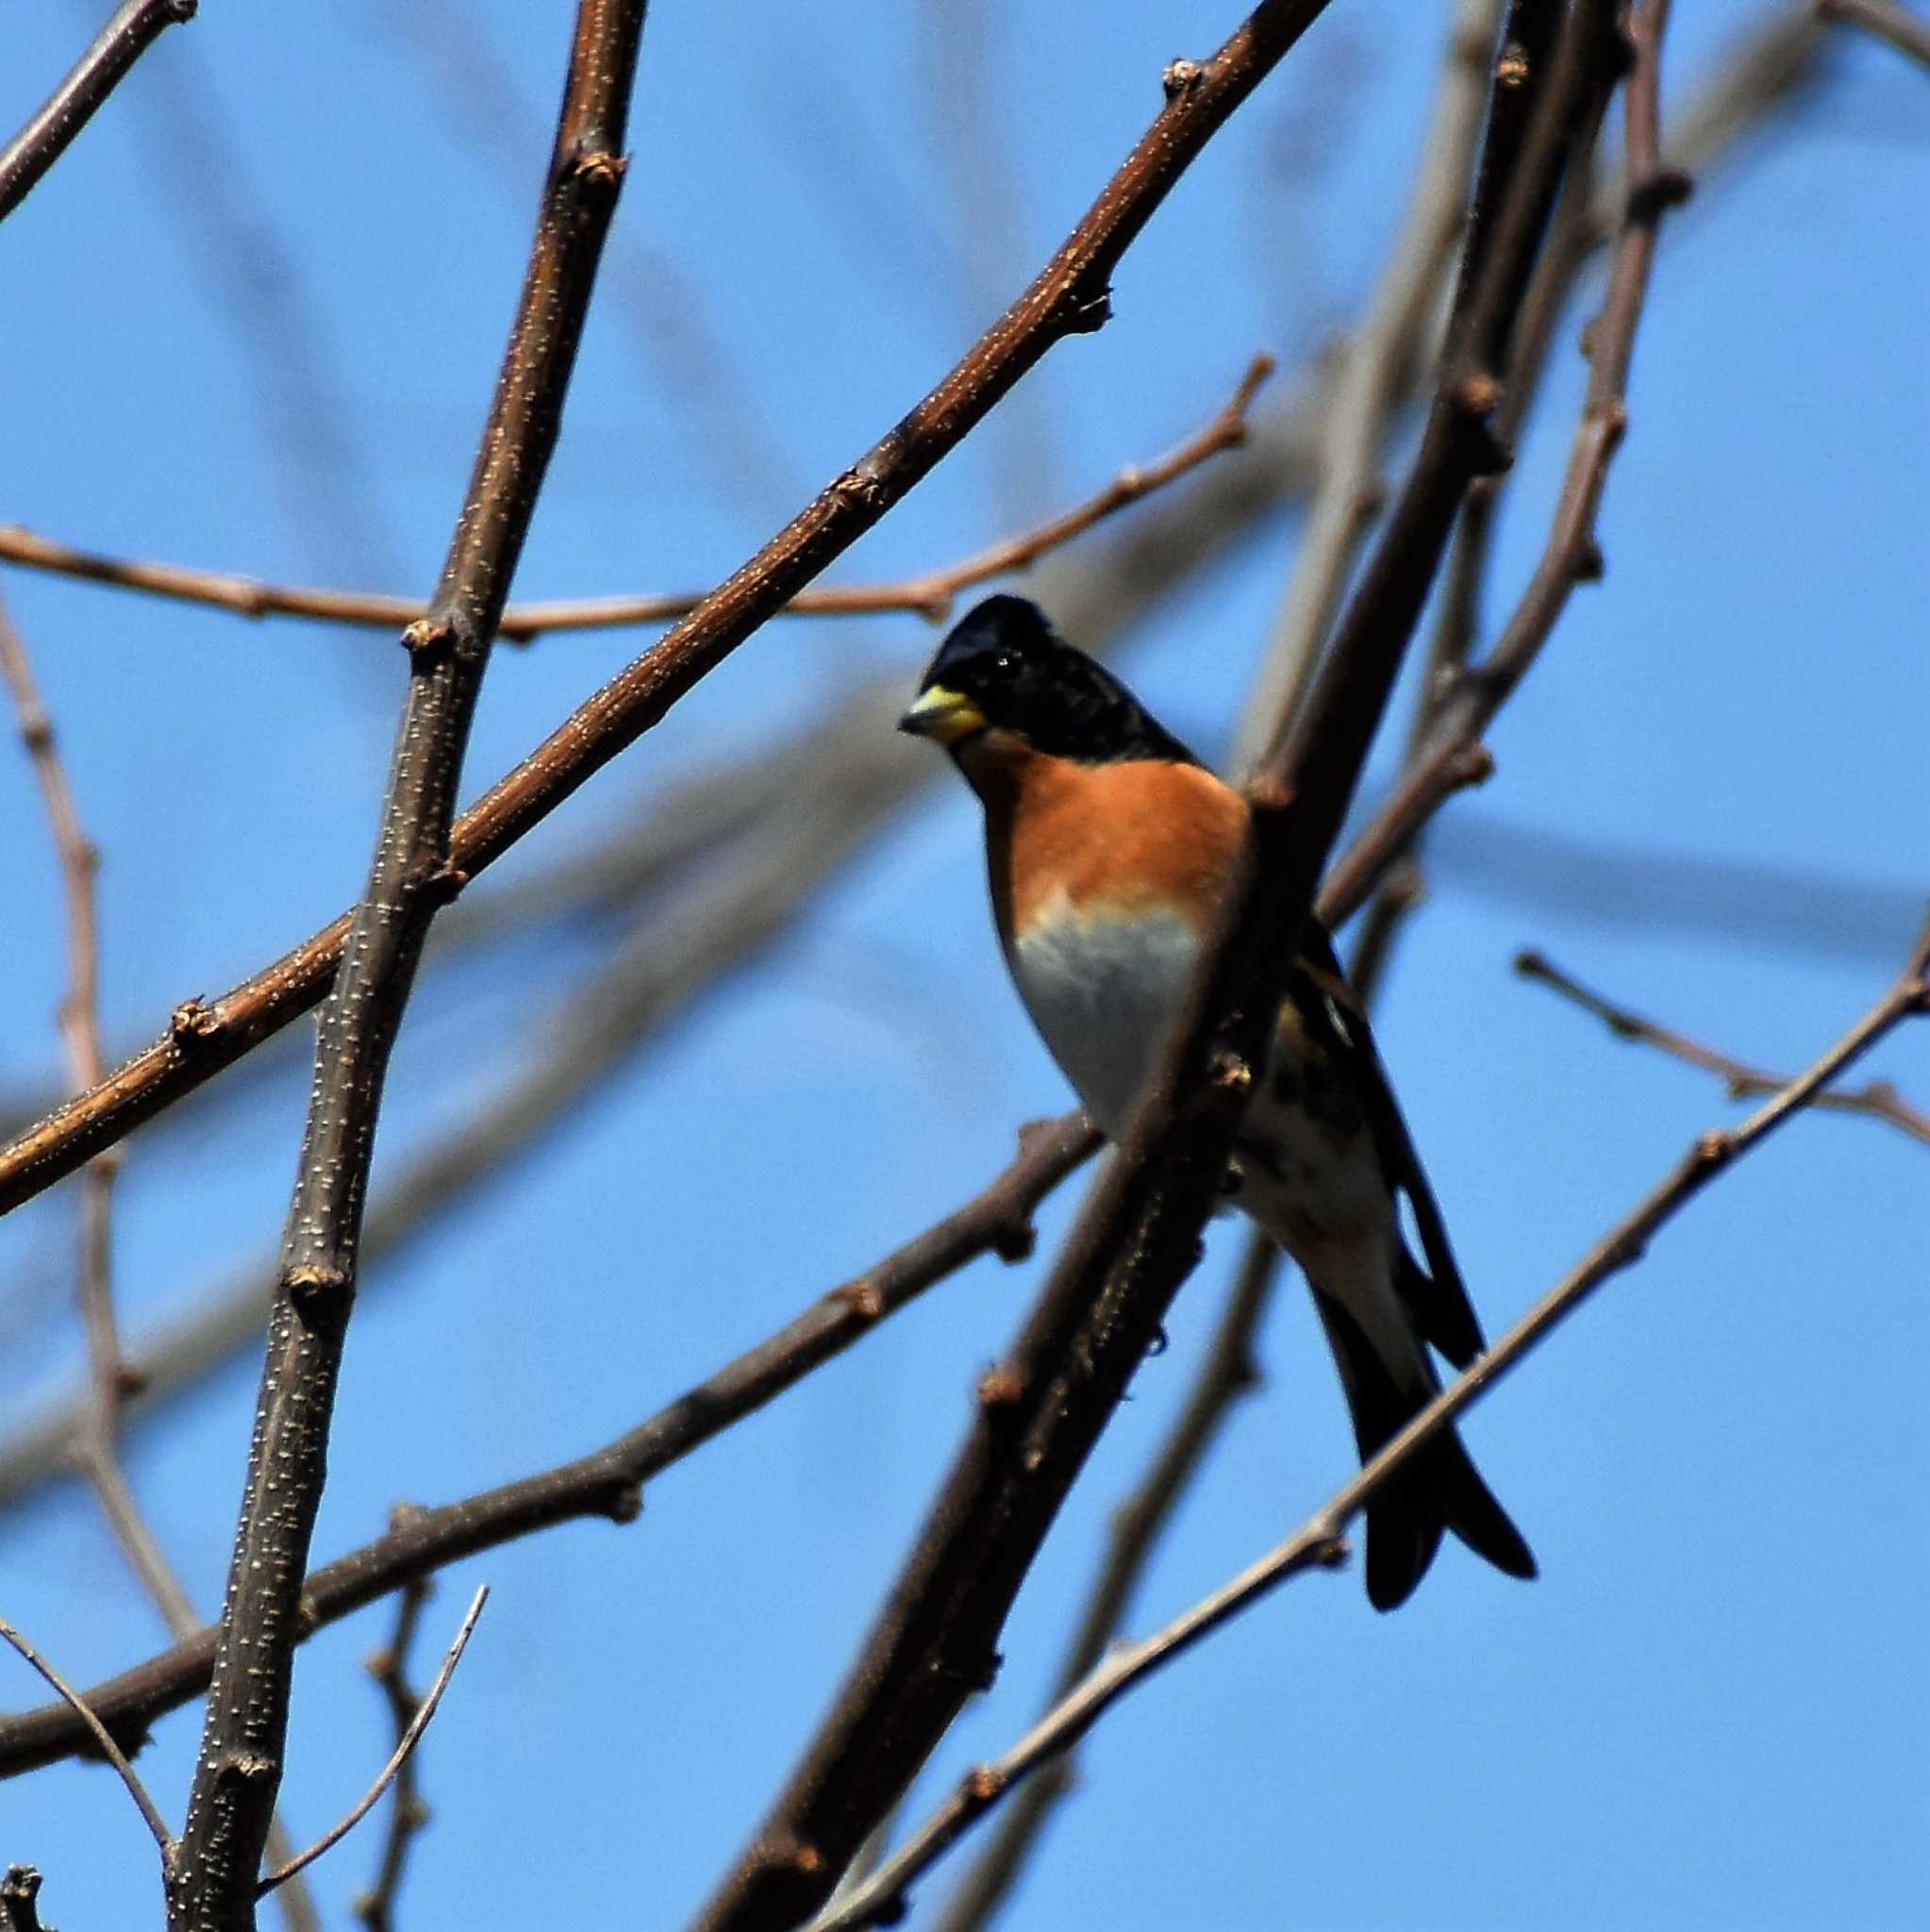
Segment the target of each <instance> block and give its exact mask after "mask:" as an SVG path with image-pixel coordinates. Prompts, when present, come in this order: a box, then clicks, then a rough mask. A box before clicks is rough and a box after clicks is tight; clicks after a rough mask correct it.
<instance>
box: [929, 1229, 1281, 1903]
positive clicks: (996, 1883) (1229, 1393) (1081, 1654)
mask: <svg viewBox="0 0 1930 1932" xmlns="http://www.w3.org/2000/svg"><path fill="white" fill-rule="evenodd" d="M1279 1263H1280V1251H1279V1249H1278V1248H1276V1247H1275V1246H1274V1245H1273V1242H1272V1241H1270V1240H1269V1239H1268V1237H1267V1236H1266V1235H1265V1234H1263V1233H1261V1232H1260V1231H1259V1230H1258V1229H1257V1228H1256V1229H1255V1230H1254V1232H1253V1234H1252V1235H1251V1236H1250V1237H1249V1238H1248V1240H1247V1246H1246V1256H1245V1258H1244V1259H1243V1260H1242V1261H1241V1263H1240V1273H1239V1274H1238V1275H1237V1276H1236V1278H1235V1280H1234V1284H1233V1292H1232V1293H1231V1295H1230V1296H1228V1298H1227V1303H1226V1311H1225V1313H1224V1314H1223V1316H1222V1317H1221V1319H1220V1325H1219V1327H1218V1328H1217V1329H1216V1330H1215V1331H1214V1334H1213V1339H1212V1341H1211V1342H1210V1344H1209V1345H1208V1347H1207V1350H1206V1359H1205V1360H1204V1361H1202V1362H1201V1364H1200V1368H1199V1373H1198V1374H1197V1375H1196V1376H1195V1377H1194V1379H1193V1386H1192V1388H1191V1390H1190V1391H1189V1392H1188V1395H1187V1398H1186V1401H1185V1403H1184V1404H1183V1405H1182V1407H1181V1408H1180V1412H1179V1414H1178V1415H1177V1416H1176V1417H1175V1418H1174V1420H1173V1427H1172V1429H1171V1430H1170V1432H1169V1433H1168V1435H1167V1438H1166V1440H1165V1441H1164V1442H1162V1443H1161V1444H1160V1446H1159V1451H1158V1453H1157V1455H1156V1456H1155V1457H1154V1458H1153V1463H1152V1466H1151V1468H1149V1469H1148V1470H1147V1472H1146V1474H1145V1476H1144V1478H1143V1479H1142V1480H1141V1482H1140V1485H1139V1487H1138V1488H1137V1489H1136V1490H1134V1491H1133V1492H1132V1494H1131V1495H1130V1496H1128V1497H1127V1498H1126V1500H1125V1501H1124V1502H1123V1504H1122V1505H1121V1506H1120V1507H1119V1508H1118V1509H1116V1510H1115V1511H1114V1512H1113V1517H1112V1525H1111V1534H1110V1535H1109V1536H1108V1537H1107V1539H1106V1555H1105V1557H1104V1558H1103V1560H1102V1561H1101V1563H1100V1567H1099V1574H1098V1575H1097V1576H1096V1577H1094V1579H1093V1582H1092V1586H1091V1589H1090V1591H1089V1592H1088V1595H1087V1598H1086V1607H1085V1608H1084V1610H1083V1611H1081V1613H1080V1616H1079V1622H1078V1626H1077V1628H1076V1629H1075V1630H1074V1631H1073V1639H1072V1641H1071V1643H1070V1644H1069V1645H1068V1646H1067V1649H1066V1657H1065V1661H1064V1663H1063V1664H1061V1666H1060V1667H1059V1676H1058V1687H1057V1691H1055V1692H1054V1702H1057V1700H1058V1699H1059V1698H1061V1697H1064V1696H1066V1695H1067V1694H1068V1693H1069V1692H1070V1691H1072V1690H1073V1687H1074V1686H1075V1685H1077V1684H1078V1683H1079V1681H1080V1680H1081V1679H1082V1678H1083V1677H1084V1676H1085V1675H1086V1674H1087V1673H1088V1672H1089V1671H1090V1670H1091V1669H1092V1668H1093V1667H1094V1665H1096V1664H1097V1663H1098V1662H1099V1660H1100V1658H1101V1657H1104V1656H1105V1655H1106V1645H1107V1644H1108V1643H1109V1642H1110V1641H1112V1638H1113V1634H1114V1632H1116V1631H1117V1630H1118V1628H1119V1626H1120V1624H1122V1623H1123V1622H1124V1620H1125V1614H1126V1611H1127V1609H1128V1608H1129V1607H1130V1606H1131V1603H1132V1598H1133V1592H1134V1591H1135V1590H1136V1589H1137V1588H1138V1587H1139V1582H1140V1577H1141V1575H1142V1574H1144V1572H1145V1568H1146V1564H1147V1562H1148V1561H1149V1559H1150V1558H1151V1557H1152V1555H1153V1552H1154V1550H1155V1549H1156V1547H1157V1545H1158V1541H1159V1537H1160V1534H1161V1532H1162V1531H1163V1530H1164V1529H1165V1527H1166V1524H1168V1522H1169V1521H1171V1519H1172V1516H1173V1510H1174V1508H1175V1507H1176V1506H1177V1504H1178V1502H1179V1499H1180V1497H1181V1496H1182V1495H1183V1494H1184V1493H1185V1491H1186V1490H1187V1489H1188V1487H1189V1486H1190V1483H1191V1482H1192V1479H1193V1477H1194V1476H1195V1475H1196V1474H1198V1472H1199V1469H1200V1465H1201V1464H1202V1462H1203V1461H1204V1460H1205V1458H1206V1451H1207V1450H1208V1449H1209V1448H1211V1447H1212V1445H1213V1442H1214V1441H1215V1440H1216V1439H1217V1437H1218V1436H1219V1433H1220V1429H1221V1425H1222V1424H1223V1423H1224V1422H1225V1421H1226V1419H1227V1417H1228V1416H1229V1414H1230V1413H1231V1412H1232V1410H1233V1407H1234V1406H1235V1404H1236V1403H1238V1402H1239V1401H1240V1397H1241V1396H1243V1395H1245V1394H1247V1393H1249V1392H1250V1391H1252V1390H1254V1389H1255V1388H1256V1386H1257V1385H1258V1382H1259V1370H1258V1368H1257V1367H1256V1364H1255V1361H1254V1338H1255V1336H1256V1334H1257V1332H1258V1330H1259V1324H1260V1316H1261V1314H1262V1313H1263V1312H1264V1311H1265V1308H1266V1306H1267V1300H1268V1297H1269V1295H1270V1294H1271V1292H1272V1290H1273V1281H1274V1278H1275V1276H1276V1275H1277V1274H1278V1273H1279ZM1072 1785H1073V1762H1072V1759H1071V1757H1069V1756H1068V1757H1060V1758H1058V1759H1057V1760H1055V1761H1054V1762H1053V1763H1052V1764H1051V1765H1050V1766H1048V1767H1046V1769H1045V1770H1044V1772H1043V1774H1041V1775H1040V1776H1039V1777H1036V1778H1034V1779H1033V1780H1032V1782H1031V1783H1030V1784H1029V1785H1027V1787H1026V1788H1025V1790H1024V1791H1023V1793H1022V1795H1021V1796H1020V1799H1019V1802H1018V1803H1017V1804H1016V1805H1014V1806H1013V1807H1011V1809H1010V1810H1009V1811H1007V1814H1006V1819H1005V1823H1004V1824H1003V1825H1002V1826H1001V1827H1000V1829H999V1831H998V1832H997V1834H996V1835H995V1836H994V1838H993V1840H992V1841H991V1843H990V1844H989V1845H988V1846H987V1847H986V1849H985V1851H984V1853H983V1854H982V1855H981V1856H980V1857H979V1858H978V1860H977V1862H976V1863H975V1864H974V1865H973V1868H972V1870H971V1871H970V1872H969V1873H967V1874H966V1875H965V1877H964V1878H963V1879H962V1880H961V1881H960V1883H959V1886H958V1890H957V1891H956V1892H955V1893H954V1894H953V1895H952V1897H951V1898H950V1899H948V1900H947V1901H946V1904H945V1909H944V1913H943V1916H942V1917H941V1918H940V1920H939V1922H938V1932H977V1928H978V1927H980V1926H982V1925H984V1924H987V1923H988V1922H989V1920H990V1916H991V1913H992V1911H993V1909H994V1908H995V1907H996V1906H997V1905H998V1903H999V1901H1000V1900H1001V1899H1002V1898H1003V1897H1004V1896H1005V1895H1006V1894H1007V1891H1009V1890H1010V1889H1011V1886H1012V1883H1013V1881H1014V1880H1015V1879H1016V1877H1017V1876H1018V1874H1019V1870H1020V1868H1021V1866H1022V1865H1023V1863H1024V1860H1025V1858H1026V1857H1027V1856H1028V1855H1029V1853H1030V1851H1031V1849H1032V1846H1033V1844H1034V1842H1035V1841H1036V1840H1037V1839H1038V1836H1039V1833H1040V1830H1041V1829H1042V1828H1043V1827H1044V1824H1045V1821H1046V1818H1047V1817H1048V1815H1049V1814H1050V1813H1051V1811H1052V1808H1053V1807H1054V1806H1055V1805H1056V1804H1057V1802H1058V1800H1059V1799H1060V1798H1061V1797H1062V1796H1063V1795H1064V1794H1065V1793H1066V1792H1067V1791H1068V1790H1071V1789H1072Z"/></svg>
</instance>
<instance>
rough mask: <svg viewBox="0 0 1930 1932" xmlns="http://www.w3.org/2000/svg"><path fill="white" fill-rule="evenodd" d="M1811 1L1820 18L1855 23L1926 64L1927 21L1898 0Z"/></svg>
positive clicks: (1929, 46) (1929, 45)
mask: <svg viewBox="0 0 1930 1932" xmlns="http://www.w3.org/2000/svg"><path fill="white" fill-rule="evenodd" d="M1815 5H1816V11H1817V13H1818V14H1819V15H1820V16H1821V17H1822V19H1824V20H1836V21H1841V22H1842V23H1843V24H1844V25H1847V26H1859V27H1861V28H1862V29H1863V30H1864V32H1865V33H1871V34H1874V35H1875V36H1876V38H1877V39H1878V40H1880V41H1888V42H1889V44H1890V45H1891V46H1892V47H1894V48H1895V49H1896V50H1897V52H1898V53H1900V54H1907V55H1908V56H1909V57H1910V58H1911V59H1912V60H1915V61H1918V62H1920V63H1921V64H1922V65H1923V66H1925V67H1930V21H1926V20H1923V19H1921V18H1920V17H1919V16H1918V15H1917V14H1915V13H1913V12H1911V10H1910V9H1909V8H1907V7H1904V6H1901V5H1899V4H1898V0H1815Z"/></svg>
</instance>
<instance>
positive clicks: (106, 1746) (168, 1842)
mask: <svg viewBox="0 0 1930 1932" xmlns="http://www.w3.org/2000/svg"><path fill="white" fill-rule="evenodd" d="M0 1640H4V1641H6V1642H8V1643H10V1644H11V1645H12V1646H13V1647H14V1649H15V1650H17V1651H18V1652H19V1653H20V1654H21V1656H22V1657H25V1659H26V1660H27V1662H28V1663H30V1664H31V1665H32V1666H33V1667H34V1669H35V1670H37V1671H38V1672H39V1673H40V1674H41V1675H42V1677H44V1678H45V1679H46V1680H47V1683H48V1684H49V1685H50V1686H51V1687H52V1689H53V1690H54V1692H55V1694H56V1695H57V1696H58V1697H59V1699H60V1701H61V1702H62V1703H63V1704H64V1705H66V1707H68V1708H69V1709H70V1710H71V1711H73V1713H74V1715H75V1717H76V1718H78V1719H79V1720H80V1722H81V1724H83V1725H84V1726H85V1727H86V1730H87V1734H88V1736H89V1737H90V1738H91V1739H92V1740H93V1742H94V1744H95V1745H96V1746H97V1747H98V1748H99V1750H100V1754H101V1756H102V1757H105V1758H106V1759H107V1760H108V1763H109V1764H111V1765H112V1766H113V1767H114V1770H115V1771H116V1772H117V1773H118V1774H120V1779H121V1782H122V1783H123V1784H124V1785H125V1786H126V1787H127V1795H128V1796H129V1797H130V1798H132V1799H133V1800H134V1803H135V1807H136V1808H137V1809H138V1810H139V1811H140V1813H141V1822H142V1823H143V1824H145V1825H146V1826H147V1828H148V1830H149V1831H151V1832H152V1833H153V1834H154V1841H155V1843H156V1844H157V1845H158V1846H159V1847H160V1856H161V1872H162V1874H166V1873H167V1871H168V1868H169V1866H170V1865H171V1864H172V1863H173V1861H174V1856H175V1840H174V1839H173V1837H172V1836H171V1835H170V1833H169V1831H168V1826H167V1821H166V1820H165V1819H164V1818H163V1817H162V1816H161V1815H160V1812H159V1810H158V1808H157V1807H156V1805H155V1802H154V1800H153V1799H152V1798H150V1797H149V1796H148V1795H147V1787H146V1786H145V1785H143V1784H142V1783H141V1777H140V1774H138V1773H137V1772H136V1771H135V1769H134V1767H133V1766H132V1765H131V1764H129V1763H128V1762H127V1758H126V1755H125V1753H124V1752H123V1751H122V1749H121V1747H120V1745H118V1744H117V1743H115V1742H114V1740H113V1738H112V1737H111V1736H110V1735H109V1734H108V1727H107V1725H106V1724H103V1723H102V1722H101V1721H100V1719H99V1717H97V1716H96V1715H95V1714H94V1712H93V1711H92V1709H90V1708H89V1707H88V1705H87V1703H86V1702H85V1700H84V1699H83V1698H82V1697H81V1694H80V1692H79V1691H76V1690H75V1688H74V1687H73V1686H72V1685H71V1684H69V1683H68V1682H67V1680H66V1679H65V1678H64V1677H62V1676H61V1674H59V1672H58V1671H57V1670H56V1669H55V1668H54V1667H53V1665H52V1664H50V1663H49V1662H48V1661H47V1660H46V1658H45V1657H42V1655H41V1654H40V1652H39V1651H38V1650H36V1649H35V1648H34V1647H33V1645H32V1644H31V1643H29V1642H28V1641H26V1639H25V1637H23V1636H22V1635H21V1633H20V1632H19V1631H18V1630H16V1629H15V1628H14V1626H13V1625H12V1624H9V1623H8V1621H7V1620H6V1618H4V1617H0Z"/></svg>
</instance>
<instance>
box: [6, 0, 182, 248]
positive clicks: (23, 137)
mask: <svg viewBox="0 0 1930 1932" xmlns="http://www.w3.org/2000/svg"><path fill="white" fill-rule="evenodd" d="M198 5H199V0H121V5H120V6H119V7H117V8H115V9H114V11H113V14H112V16H111V18H109V20H108V24H107V25H106V26H104V27H102V29H101V30H100V32H99V33H98V34H96V35H95V36H94V40H93V44H92V46H90V47H89V48H88V50H87V52H86V53H84V54H83V55H82V56H81V57H80V58H79V59H78V60H77V61H75V65H74V70H73V72H72V73H71V74H69V75H68V76H67V78H66V79H65V80H63V81H62V82H61V83H60V85H59V86H58V87H57V88H56V89H55V90H54V92H52V93H51V94H49V95H48V96H47V99H46V101H45V103H44V104H43V105H42V108H41V109H40V111H39V112H38V113H36V114H35V115H34V117H33V118H32V119H31V120H30V121H29V122H28V123H27V124H26V125H25V127H23V128H22V129H21V130H20V132H19V133H18V134H16V135H15V136H14V137H13V139H12V140H11V141H9V142H8V143H7V145H6V146H5V147H4V148H0V221H5V220H6V219H7V217H8V215H10V214H11V213H12V212H13V210H14V209H15V208H18V207H19V206H20V204H21V203H22V202H23V201H25V199H26V197H27V196H28V195H29V194H30V193H32V192H33V190H34V187H35V185H36V184H37V183H38V182H39V180H40V178H41V176H42V175H44V174H45V173H46V172H47V170H48V169H49V168H51V167H52V166H53V165H54V163H55V162H56V161H58V159H59V158H60V157H61V156H62V155H63V154H65V153H66V151H67V148H68V145H69V144H70V143H71V142H72V141H73V140H74V137H75V135H76V134H78V133H79V132H80V130H81V129H82V128H83V127H85V126H86V125H87V124H88V123H89V122H90V121H92V119H93V117H94V114H95V111H96V110H97V109H98V108H101V107H102V106H103V105H104V104H105V102H106V101H107V98H108V95H109V94H110V93H112V92H113V91H114V90H115V89H116V88H117V87H119V86H120V84H121V83H122V81H124V80H125V78H126V77H127V74H128V71H129V69H131V68H132V67H133V65H134V63H135V62H136V61H137V60H139V59H140V58H141V55H143V54H144V53H146V52H147V50H148V48H149V47H151V46H152V45H153V44H154V42H156V41H158V39H159V38H160V37H161V35H162V34H163V33H164V32H165V31H166V30H167V29H168V28H169V27H171V26H173V25H175V23H176V22H181V21H190V20H192V19H193V18H194V12H195V8H196V7H197V6H198Z"/></svg>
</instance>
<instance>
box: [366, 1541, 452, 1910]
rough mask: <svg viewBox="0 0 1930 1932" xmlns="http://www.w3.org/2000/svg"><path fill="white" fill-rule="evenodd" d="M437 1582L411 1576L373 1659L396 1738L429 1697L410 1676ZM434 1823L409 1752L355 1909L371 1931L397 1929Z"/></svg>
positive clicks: (372, 1668)
mask: <svg viewBox="0 0 1930 1932" xmlns="http://www.w3.org/2000/svg"><path fill="white" fill-rule="evenodd" d="M419 1513H420V1512H419V1511H418V1510H417V1509H415V1508H414V1507H400V1508H397V1509H394V1510H391V1512H390V1518H389V1521H390V1524H391V1527H399V1526H400V1525H401V1524H405V1523H407V1522H408V1521H409V1519H410V1518H411V1517H413V1516H415V1515H417V1514H419ZM434 1590H435V1585H434V1584H433V1583H432V1582H431V1581H430V1580H429V1578H428V1577H426V1576H415V1577H411V1578H410V1579H409V1581H408V1582H407V1583H406V1584H404V1585H403V1587H402V1588H401V1590H400V1591H397V1592H396V1597H395V1628H394V1630H393V1632H392V1633H391V1636H390V1639H389V1641H388V1642H387V1643H386V1644H384V1645H383V1646H382V1648H381V1649H380V1650H378V1651H377V1652H376V1653H375V1654H374V1657H370V1659H369V1665H368V1668H369V1674H370V1675H371V1676H372V1677H374V1680H375V1684H376V1688H377V1689H379V1690H380V1691H381V1692H382V1697H383V1701H384V1702H385V1703H386V1704H387V1705H388V1707H389V1715H390V1718H391V1721H392V1722H393V1724H394V1725H395V1737H396V1741H397V1743H398V1744H400V1742H401V1740H403V1739H404V1738H406V1737H408V1727H409V1724H411V1723H412V1722H413V1721H414V1719H415V1715H416V1713H417V1711H419V1710H420V1709H421V1708H422V1703H423V1700H422V1699H421V1698H420V1697H419V1696H418V1695H417V1694H416V1692H415V1691H413V1690H412V1689H411V1688H410V1687H409V1683H408V1675H407V1673H408V1654H409V1652H410V1650H412V1649H413V1648H414V1646H415V1633H416V1626H417V1625H418V1624H420V1623H421V1622H422V1615H423V1607H424V1605H425V1604H426V1603H427V1602H428V1600H429V1597H430V1595H431V1593H432V1592H433V1591H434ZM428 1822H429V1807H427V1805H425V1804H424V1802H423V1795H422V1790H421V1779H420V1778H419V1777H418V1775H417V1772H416V1761H415V1758H414V1757H413V1756H410V1757H405V1758H404V1759H403V1761H402V1764H401V1767H400V1769H399V1770H398V1771H397V1772H396V1774H395V1802H394V1803H393V1804H392V1805H391V1807H389V1829H388V1830H387V1831H386V1832H385V1833H384V1834H383V1837H382V1855H381V1857H380V1858H379V1859H378V1860H377V1861H376V1866H375V1882H374V1884H373V1885H372V1886H371V1887H370V1888H369V1889H368V1890H366V1891H364V1892H360V1893H358V1895H357V1898H356V1902H355V1914H356V1917H357V1918H358V1919H359V1920H360V1921H361V1922H362V1924H364V1925H366V1926H367V1927H368V1932H392V1927H393V1925H394V1922H395V1900H396V1896H397V1894H398V1893H399V1892H400V1891H401V1890H402V1874H403V1871H404V1869H405V1867H406V1866H407V1863H408V1848H409V1845H410V1844H411V1843H412V1842H413V1841H414V1839H415V1835H416V1833H417V1832H419V1831H420V1830H422V1828H423V1826H424V1825H425V1824H427V1823H428Z"/></svg>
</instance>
